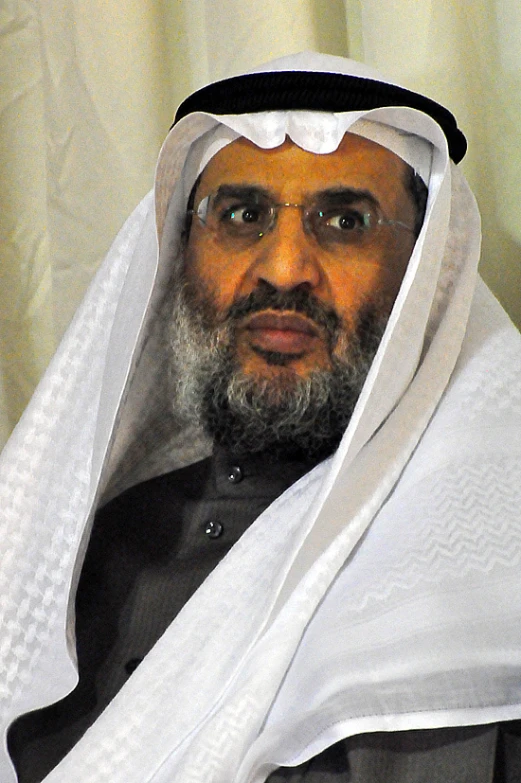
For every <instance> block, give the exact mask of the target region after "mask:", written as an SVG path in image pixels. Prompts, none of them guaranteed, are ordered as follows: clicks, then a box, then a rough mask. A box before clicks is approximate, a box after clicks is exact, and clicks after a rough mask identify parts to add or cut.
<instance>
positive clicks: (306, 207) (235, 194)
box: [186, 185, 417, 250]
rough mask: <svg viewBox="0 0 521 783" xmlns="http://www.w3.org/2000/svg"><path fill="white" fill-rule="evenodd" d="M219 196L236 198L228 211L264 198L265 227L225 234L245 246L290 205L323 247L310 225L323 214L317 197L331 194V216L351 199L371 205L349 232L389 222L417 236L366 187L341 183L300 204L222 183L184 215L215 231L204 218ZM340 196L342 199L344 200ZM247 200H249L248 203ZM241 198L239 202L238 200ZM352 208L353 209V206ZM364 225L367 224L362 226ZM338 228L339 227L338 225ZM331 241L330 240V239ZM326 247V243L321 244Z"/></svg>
mask: <svg viewBox="0 0 521 783" xmlns="http://www.w3.org/2000/svg"><path fill="white" fill-rule="evenodd" d="M218 197H221V198H233V199H236V200H237V203H236V204H235V205H231V206H230V207H229V210H228V211H230V213H231V210H232V209H233V210H237V209H240V208H242V207H248V206H254V200H255V198H257V199H258V200H259V201H261V200H264V202H265V204H264V205H265V206H267V207H268V215H269V219H268V223H267V225H266V226H265V228H264V229H263V230H262V231H260V232H258V233H256V232H253V233H252V234H251V235H248V236H243V237H241V236H240V235H236V236H235V237H234V236H233V234H230V235H228V237H225V239H227V240H228V241H230V242H232V243H233V241H234V240H239V241H240V240H241V239H243V240H247V242H248V245H247V246H248V247H249V246H252V245H253V244H254V243H255V242H256V241H258V240H260V239H262V238H263V237H264V236H266V234H269V233H271V231H273V229H274V228H275V226H276V224H277V219H278V213H279V211H280V209H282V208H283V207H291V208H296V209H300V210H301V212H302V225H303V228H304V232H305V233H306V234H308V235H312V236H313V237H314V238H315V240H316V241H317V243H318V244H319V245H320V247H322V248H324V245H325V244H326V243H325V242H321V241H320V232H317V231H316V230H314V229H313V222H312V221H313V219H314V218H315V220H316V215H319V216H320V217H322V216H324V211H323V210H320V209H318V208H317V203H316V202H317V201H319V200H320V197H324V198H325V199H327V198H331V204H330V206H329V210H328V211H329V215H330V216H340V214H341V210H340V207H349V206H350V203H354V204H356V203H357V202H360V201H366V202H367V203H368V205H369V206H370V207H371V209H370V210H368V211H366V212H360V213H359V215H360V216H361V217H362V218H363V221H364V225H361V226H360V227H359V228H357V229H353V230H352V231H351V232H349V233H351V234H354V233H355V232H356V233H357V234H358V235H359V236H363V235H364V234H365V235H366V236H368V235H369V234H370V231H371V229H372V228H373V227H374V228H377V227H378V226H391V227H397V228H402V229H404V230H406V231H408V232H410V233H412V234H413V235H414V236H416V234H417V231H416V228H415V227H413V226H409V225H407V224H406V223H404V222H403V221H401V220H394V219H390V218H386V217H385V216H384V215H383V214H382V210H381V207H380V205H379V204H378V201H377V200H376V199H375V198H374V196H373V195H372V194H371V193H370V192H369V191H366V190H358V189H356V188H350V187H344V188H332V189H331V190H326V191H322V192H320V193H319V194H317V195H316V196H315V199H310V200H309V201H308V203H304V204H299V203H296V202H291V201H284V202H277V201H275V200H274V199H273V197H272V196H271V194H270V193H269V192H268V191H266V190H265V189H264V188H261V187H257V186H242V185H241V186H235V185H221V186H220V187H219V188H217V190H215V191H212V193H209V194H207V195H206V196H203V198H202V199H201V200H200V201H199V204H198V206H197V208H193V209H187V211H186V215H187V216H196V217H197V218H198V219H199V221H200V223H201V225H203V226H204V227H205V229H207V230H209V231H210V232H212V233H214V234H216V233H217V231H218V228H219V223H218V224H217V226H215V227H213V228H212V227H211V226H210V225H208V222H207V215H208V212H209V209H208V207H209V205H210V204H211V203H212V202H215V201H216V200H217V198H218ZM341 199H345V200H344V201H343V202H342V201H341ZM248 200H251V202H252V203H251V204H248V203H247V202H248ZM335 200H336V201H337V202H338V209H337V210H336V211H335V209H336V205H335V204H334V203H333V202H334V201H335ZM204 202H206V206H207V209H206V213H204V211H202V210H201V206H202V205H203V204H204ZM241 202H242V203H241ZM353 212H355V210H353ZM373 214H374V215H375V218H376V220H375V221H374V223H373V224H371V225H369V224H368V223H367V222H366V221H367V219H368V218H369V217H370V216H371V215H373ZM364 226H367V228H366V227H364ZM338 231H339V232H340V231H341V230H340V229H338ZM339 238H340V234H339V237H338V238H336V240H335V241H336V244H337V246H339V247H346V246H349V242H345V243H343V242H341V241H339ZM332 244H333V243H332ZM324 249H326V250H327V247H326V248H324Z"/></svg>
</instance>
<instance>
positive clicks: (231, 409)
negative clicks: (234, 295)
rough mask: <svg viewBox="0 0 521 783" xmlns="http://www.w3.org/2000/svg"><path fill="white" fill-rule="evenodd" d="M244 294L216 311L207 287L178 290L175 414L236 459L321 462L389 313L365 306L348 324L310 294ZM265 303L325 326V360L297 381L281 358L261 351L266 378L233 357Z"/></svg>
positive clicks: (173, 332)
mask: <svg viewBox="0 0 521 783" xmlns="http://www.w3.org/2000/svg"><path fill="white" fill-rule="evenodd" d="M288 297H289V301H288ZM251 298H253V300H254V301H253V302H249V301H247V300H246V301H244V300H243V302H242V303H241V304H240V305H239V308H238V309H237V308H236V307H235V306H233V307H232V308H230V311H229V312H228V313H227V314H226V316H225V317H224V318H222V317H221V318H219V317H218V316H217V312H216V308H215V305H214V303H213V301H212V299H211V297H210V296H209V295H208V294H204V295H201V293H200V292H197V293H195V292H194V291H192V289H191V287H190V286H189V285H187V284H186V283H185V284H182V285H180V286H178V287H177V291H176V294H175V296H174V302H173V305H174V309H173V317H172V322H171V328H170V346H171V357H172V360H171V382H172V386H173V398H174V407H175V414H176V416H177V417H178V418H179V420H180V423H182V424H184V425H189V426H192V427H202V428H203V430H204V431H205V432H206V433H207V434H208V435H210V437H211V438H212V439H213V440H214V442H215V443H217V444H219V445H221V446H223V447H224V448H225V449H227V450H229V451H230V452H232V453H233V454H234V455H236V456H242V455H246V454H252V453H260V452H270V454H272V455H273V456H274V457H276V458H303V457H304V458H307V459H309V458H311V459H314V460H316V461H319V460H320V459H324V458H325V457H326V456H329V455H330V454H331V453H332V452H333V451H334V450H335V449H336V447H337V446H338V444H339V442H340V440H341V438H342V435H343V433H344V431H345V429H346V427H347V425H348V424H349V421H350V419H351V416H352V413H353V410H354V407H355V405H356V401H357V399H358V397H359V395H360V391H361V390H362V386H363V384H364V382H365V379H366V377H367V373H368V372H369V369H370V367H371V364H372V361H373V359H374V356H375V354H376V351H377V349H378V345H379V344H380V340H381V338H382V335H383V332H384V330H385V326H386V323H387V319H388V315H387V313H385V315H383V314H382V311H381V309H380V308H377V307H376V305H374V304H371V305H370V304H368V305H366V306H365V307H364V308H363V309H362V311H361V312H360V313H359V317H358V322H357V324H356V326H355V328H354V329H349V330H348V329H347V328H346V327H345V326H344V325H343V324H342V323H341V322H340V320H339V319H338V317H337V316H336V315H334V314H332V313H331V312H327V311H326V309H325V308H324V306H323V305H322V304H320V303H319V302H318V301H317V300H316V299H315V298H314V297H313V295H311V294H307V293H305V294H303V295H297V297H296V299H295V297H293V295H292V293H291V292H290V293H289V294H279V293H277V292H274V289H272V290H271V291H268V292H266V291H264V292H262V291H261V292H260V293H259V295H258V296H257V293H256V292H255V293H254V294H253V295H252V297H249V298H248V299H251ZM255 300H256V301H255ZM292 300H294V301H292ZM308 300H312V303H311V304H309V305H308ZM268 307H269V308H271V309H281V310H285V311H288V310H296V311H299V312H304V313H305V314H306V315H308V316H309V317H312V318H313V320H315V321H317V322H319V323H320V325H321V326H322V328H324V327H326V333H327V334H328V337H329V352H330V362H331V367H330V368H328V369H319V370H316V371H313V372H311V373H310V374H309V375H308V376H307V377H304V378H303V377H300V376H299V375H298V374H297V373H295V372H294V370H293V369H292V368H291V367H289V366H287V365H288V357H286V356H284V355H280V354H268V353H266V354H265V356H264V358H265V360H266V362H267V363H268V364H271V365H277V366H278V367H279V368H280V369H279V370H278V371H277V372H276V373H274V375H273V376H272V377H266V376H264V375H263V376H258V375H255V374H249V373H244V372H243V371H242V370H241V368H240V366H239V364H238V362H237V359H236V327H237V323H238V320H239V318H240V317H243V316H244V315H245V314H246V313H248V312H255V311H260V310H264V309H267V308H268ZM333 347H336V350H335V353H334V354H333Z"/></svg>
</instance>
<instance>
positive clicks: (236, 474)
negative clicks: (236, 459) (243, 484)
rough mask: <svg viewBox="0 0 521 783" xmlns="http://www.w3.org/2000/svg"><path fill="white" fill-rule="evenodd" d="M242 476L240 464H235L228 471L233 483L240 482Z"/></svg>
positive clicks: (230, 480)
mask: <svg viewBox="0 0 521 783" xmlns="http://www.w3.org/2000/svg"><path fill="white" fill-rule="evenodd" d="M242 478H243V476H242V469H241V468H240V467H239V466H238V465H233V466H232V467H231V468H230V469H229V471H228V481H229V482H230V483H231V484H238V483H239V481H242Z"/></svg>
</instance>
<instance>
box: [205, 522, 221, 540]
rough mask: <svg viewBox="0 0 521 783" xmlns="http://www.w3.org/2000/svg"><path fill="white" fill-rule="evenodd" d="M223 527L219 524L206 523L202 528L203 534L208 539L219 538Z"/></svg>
mask: <svg viewBox="0 0 521 783" xmlns="http://www.w3.org/2000/svg"><path fill="white" fill-rule="evenodd" d="M223 530H224V528H223V526H222V525H221V523H220V522H207V523H206V525H205V526H204V532H205V533H206V535H207V536H208V538H219V536H222V534H223Z"/></svg>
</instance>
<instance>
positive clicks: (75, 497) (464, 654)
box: [0, 53, 521, 783]
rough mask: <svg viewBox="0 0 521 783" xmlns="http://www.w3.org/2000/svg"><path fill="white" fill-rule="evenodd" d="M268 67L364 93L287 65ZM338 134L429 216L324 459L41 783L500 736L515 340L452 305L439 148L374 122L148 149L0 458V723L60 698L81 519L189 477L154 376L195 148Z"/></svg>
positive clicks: (519, 700)
mask: <svg viewBox="0 0 521 783" xmlns="http://www.w3.org/2000/svg"><path fill="white" fill-rule="evenodd" d="M270 68H273V69H279V70H283V69H289V70H291V69H295V70H304V71H307V70H318V71H320V70H322V71H323V70H330V71H337V72H342V73H356V74H358V75H362V76H363V75H366V76H369V77H370V78H375V77H374V74H373V73H372V72H368V71H367V70H366V69H365V68H364V67H363V66H360V65H359V64H354V63H352V62H350V61H348V60H343V59H340V58H327V57H324V56H321V55H313V54H309V53H308V54H305V55H300V56H297V57H295V58H293V59H292V58H285V59H284V60H283V61H282V62H279V63H275V64H272V66H268V67H266V69H265V70H270ZM216 127H219V130H218V131H217V132H216V131H215V128H216ZM349 129H351V130H352V131H353V132H360V133H361V134H362V135H368V137H369V138H371V136H370V135H369V134H370V133H373V131H374V132H375V133H377V134H378V138H377V139H375V140H377V141H379V143H384V137H385V138H386V139H387V141H385V145H386V146H389V148H392V147H391V146H390V145H391V144H393V145H395V144H401V145H402V147H401V151H399V150H398V149H397V148H395V149H394V151H396V153H397V154H401V155H402V157H404V158H405V159H406V160H407V159H409V160H410V161H411V162H412V163H413V165H414V166H415V167H417V168H418V169H419V170H420V171H421V173H422V176H424V177H425V178H426V179H428V186H429V201H428V206H427V214H426V219H425V222H424V226H423V228H422V231H421V234H420V236H419V238H418V241H417V243H416V246H415V249H414V252H413V255H412V257H411V260H410V262H409V266H408V269H407V272H406V275H405V277H404V280H403V284H402V286H401V289H400V292H399V294H398V297H397V299H396V302H395V306H394V308H393V311H392V314H391V317H390V319H389V323H388V327H387V329H386V332H385V335H384V337H383V339H382V342H381V345H380V348H379V350H378V353H377V356H376V358H375V360H374V363H373V366H372V367H371V371H370V373H369V376H368V378H367V381H366V384H365V386H364V388H363V391H362V393H361V395H360V398H359V401H358V404H357V406H356V409H355V412H354V415H353V417H352V420H351V422H350V425H349V427H348V429H347V431H346V433H345V435H344V438H343V440H342V443H341V444H340V447H339V448H338V451H337V452H336V454H335V455H334V456H333V457H331V458H330V459H328V460H326V461H325V462H324V463H322V464H320V465H318V466H317V467H316V468H315V469H314V470H313V471H312V472H311V473H309V474H308V475H306V476H304V477H303V478H302V479H301V480H300V481H299V482H297V484H295V485H294V486H292V487H291V488H290V489H289V490H288V491H287V492H285V493H284V494H283V495H282V496H281V497H280V498H278V499H277V500H276V501H275V503H273V504H272V505H271V506H270V507H269V508H268V509H267V510H266V511H265V512H264V513H263V514H262V515H261V516H260V517H259V518H258V520H256V522H255V523H254V524H253V525H252V526H251V527H250V528H249V530H248V531H247V532H246V533H245V534H244V535H243V536H242V538H241V539H240V540H239V542H238V543H237V544H236V545H235V547H233V549H232V550H231V551H230V553H229V555H228V556H227V557H226V558H225V559H224V560H223V561H222V562H221V564H220V565H219V566H218V567H217V568H216V569H215V571H214V572H213V573H212V574H211V576H210V577H209V578H208V579H207V580H206V581H205V583H204V584H203V585H202V586H201V588H200V589H199V590H198V591H197V593H196V594H195V595H194V596H193V598H192V599H191V600H190V601H189V602H188V604H187V605H186V606H185V607H184V609H183V610H182V611H181V613H180V614H179V615H178V617H177V618H176V620H175V621H174V622H173V623H172V625H171V626H170V628H169V629H168V630H167V631H166V633H165V634H164V635H163V637H162V638H161V639H160V640H159V642H158V643H157V644H156V645H155V647H154V648H153V649H152V651H151V652H150V653H149V655H148V656H147V657H146V658H145V660H144V661H143V663H142V664H141V665H140V667H139V668H138V669H137V670H136V672H135V673H134V674H133V675H132V677H131V678H130V679H129V681H128V682H127V684H126V685H125V686H124V687H123V689H122V690H121V691H120V692H119V694H118V695H117V696H116V698H115V699H114V700H113V702H111V704H110V705H109V706H108V708H107V709H106V710H105V712H104V713H103V714H102V715H101V716H100V718H99V719H98V720H97V721H96V723H95V724H94V725H93V726H92V727H91V729H89V730H88V731H87V733H86V735H85V736H84V737H83V739H82V740H80V742H79V743H78V744H77V746H76V747H75V748H73V750H72V751H71V753H70V754H69V755H68V756H67V757H66V758H65V759H64V760H63V761H62V762H61V764H59V765H58V767H57V768H56V769H55V770H54V771H53V772H51V773H50V775H49V776H48V778H47V779H46V780H47V781H49V783H65V781H67V782H68V781H70V780H74V781H75V782H76V783H97V782H98V781H99V782H100V783H101V781H103V783H106V781H107V780H110V782H111V783H145V781H146V782H147V783H152V781H153V783H174V781H175V782H176V783H177V782H178V783H188V781H201V783H202V782H203V781H204V783H231V781H234V783H253V782H254V781H259V783H260V781H263V780H264V779H265V778H266V776H267V775H268V774H269V771H270V770H271V769H272V768H273V767H275V766H277V765H288V764H296V763H299V762H301V761H303V760H305V759H307V758H309V757H311V756H312V755H314V754H316V753H318V752H319V751H320V750H322V749H323V748H325V747H327V746H328V745H330V744H332V743H333V742H335V741H336V740H338V739H340V738H342V737H346V736H350V735H353V734H356V733H360V732H366V731H378V730H398V729H412V728H425V727H434V726H443V725H462V724H471V723H480V722H490V721H498V720H503V719H511V718H518V717H521V686H520V681H521V677H520V675H521V645H520V641H521V640H520V636H521V631H520V630H519V629H520V623H519V617H520V614H521V598H520V596H521V589H520V588H521V576H520V570H519V561H520V559H521V545H520V544H521V522H520V512H519V509H520V508H521V480H520V479H521V445H520V444H521V439H520V438H519V428H520V424H521V383H520V381H521V345H520V342H521V341H520V338H519V335H518V334H517V332H516V331H515V330H514V328H513V327H512V326H511V325H510V323H509V322H508V319H507V318H506V316H505V315H504V313H503V312H502V311H501V308H500V307H499V305H497V303H496V302H495V301H494V300H493V298H492V297H491V295H490V294H489V293H488V291H487V290H486V289H485V287H484V286H483V284H482V283H479V284H478V287H477V291H476V293H475V294H474V289H475V285H476V274H477V273H476V268H477V262H478V256H479V218H478V213H477V209H476V206H475V203H474V199H473V197H472V195H471V194H470V192H469V189H468V186H467V185H466V183H465V180H464V178H463V176H462V175H461V173H460V172H459V171H458V169H457V168H456V167H455V166H454V165H452V164H451V163H450V161H449V158H448V154H447V145H446V140H445V136H444V134H443V133H442V131H441V129H440V127H439V126H438V125H437V124H436V123H435V122H434V120H432V119H431V118H430V117H428V116H427V115H425V114H423V113H421V112H419V111H417V110H414V109H410V108H380V109H373V110H371V111H358V112H349V113H345V114H339V115H334V114H333V115H331V114H330V115H321V114H320V113H315V112H313V113H310V112H304V111H302V112H300V111H298V112H295V111H292V112H265V113H262V114H257V115H250V116H247V115H240V116H226V117H223V116H219V117H216V116H212V115H209V114H203V113H193V114H190V115H188V116H187V117H185V118H184V119H183V120H181V122H179V123H178V124H177V125H176V126H175V127H174V129H173V130H172V131H171V133H170V134H169V137H168V138H167V140H166V142H165V145H164V147H163V150H162V153H161V155H160V159H159V163H158V172H157V184H156V189H155V208H154V200H153V197H151V196H148V197H147V198H145V200H144V201H143V203H142V204H141V205H140V206H139V207H138V208H137V209H136V211H135V212H134V213H133V215H132V216H131V217H130V218H129V220H128V222H127V224H126V225H125V227H124V228H123V229H122V231H121V233H120V235H119V237H118V238H117V240H116V242H115V244H114V246H113V248H112V250H111V252H110V253H109V256H108V258H107V261H106V263H105V264H104V265H103V267H102V268H101V269H100V271H99V273H98V275H97V276H96V278H95V280H94V281H93V283H92V286H91V288H90V289H89V292H88V293H87V296H86V298H85V301H84V303H83V305H82V306H81V308H80V310H79V311H78V313H77V316H76V318H75V320H74V322H73V323H72V325H71V327H70V329H69V331H68V333H67V335H66V337H65V338H64V341H63V343H62V345H61V347H60V349H59V351H58V353H57V355H56V357H55V359H54V361H53V363H52V364H51V366H50V368H49V371H48V372H47V374H46V376H45V377H44V379H43V381H42V383H41V384H40V386H39V389H38V391H37V393H36V394H35V397H34V399H33V401H32V403H31V404H30V406H29V408H28V410H27V412H26V414H25V416H24V418H23V420H22V422H21V423H20V425H19V427H18V428H17V430H16V431H15V433H14V435H13V437H12V439H11V441H10V442H9V444H8V445H7V446H6V448H5V450H4V453H3V455H2V464H1V484H0V504H1V506H0V507H1V508H2V512H1V513H2V526H3V533H2V536H3V538H2V540H3V542H4V544H3V547H4V548H3V551H4V555H3V557H2V563H1V571H0V580H1V584H2V591H1V598H0V601H1V606H2V611H3V612H4V617H3V620H2V629H3V631H2V641H1V646H0V655H1V656H2V658H1V661H0V671H2V672H3V673H4V680H3V683H2V686H1V690H0V697H1V698H2V705H3V712H2V720H3V721H4V725H5V726H7V725H8V724H9V723H10V721H12V720H13V719H14V718H15V717H16V716H17V715H19V714H21V713H23V712H25V711H27V710H29V709H35V708H37V707H39V706H43V705H44V704H48V703H50V702H51V701H54V700H57V699H59V698H61V697H62V696H63V695H65V693H66V692H67V691H68V690H70V689H71V688H73V687H74V685H75V682H76V680H77V676H76V673H75V668H74V666H73V663H72V661H73V660H74V652H73V639H72V632H71V630H70V629H72V628H73V616H72V609H71V607H73V599H72V598H71V594H70V587H71V585H74V584H75V583H76V581H77V578H78V574H79V570H80V569H81V563H82V555H83V553H84V551H85V548H86V543H87V541H88V530H89V520H91V519H92V513H93V509H94V508H95V506H96V504H97V502H98V501H99V498H100V495H101V494H102V493H104V494H105V496H108V495H110V494H114V493H115V492H117V491H119V490H120V489H121V488H122V487H124V486H128V485H130V484H132V483H134V482H136V481H138V480H141V479H142V478H145V477H148V476H150V475H154V474H155V473H159V472H164V471H166V470H169V469H171V468H174V467H177V466H180V465H182V464H188V463H189V462H191V461H194V460H195V459H198V458H199V457H201V456H202V455H204V454H205V453H207V450H208V446H209V444H208V442H207V441H206V440H205V439H204V437H201V436H200V434H199V433H183V432H175V431H172V420H171V419H170V418H169V415H168V404H169V401H168V397H167V390H166V384H165V383H164V374H165V373H164V361H165V358H164V357H163V358H161V353H160V349H161V345H162V340H163V337H162V326H163V324H164V321H165V314H166V312H167V308H166V305H165V300H166V299H167V298H168V296H167V294H168V287H167V286H168V278H169V266H170V265H171V264H172V263H175V259H176V257H177V256H178V255H179V240H178V235H179V226H180V222H181V219H182V216H183V213H184V210H185V209H186V197H187V191H188V190H189V188H190V187H191V184H192V183H193V181H194V180H195V177H196V175H197V172H198V171H199V169H200V167H201V165H204V163H205V162H206V161H207V160H208V155H209V154H211V153H212V150H211V149H210V152H208V143H207V142H208V141H210V142H211V141H212V140H213V141H214V142H215V140H216V139H217V138H218V139H220V141H222V139H223V136H224V137H228V136H229V140H230V141H232V140H233V139H234V138H236V136H237V134H238V135H242V136H246V137H247V138H250V139H252V140H253V141H254V142H255V143H257V144H259V145H260V146H266V147H272V146H277V144H280V143H281V141H283V140H284V138H285V136H286V134H287V135H289V136H290V137H291V138H293V139H294V140H295V141H296V143H298V144H299V145H300V146H302V147H304V148H305V149H310V150H312V151H314V152H317V153H325V152H327V151H330V150H332V149H335V147H336V145H338V143H339V141H340V139H341V138H342V135H343V134H344V133H345V131H346V130H349ZM392 129H394V130H392ZM396 130H397V131H398V133H396ZM205 134H207V135H206V137H205V139H203V136H204V135H205ZM416 137H419V139H420V141H417V140H416ZM198 140H201V141H198ZM220 141H219V143H220ZM317 145H318V146H317ZM331 145H332V146H331ZM216 146H217V147H218V146H219V145H218V144H217V145H216ZM215 151H217V149H215ZM426 151H428V154H426ZM189 153H190V154H189ZM411 155H412V158H411V157H410V156H411ZM413 159H414V160H413ZM156 222H157V226H158V228H159V231H160V235H161V238H162V242H161V253H159V264H158V251H157V247H158V246H157V241H156V235H155V231H154V225H155V223H156ZM469 312H470V317H469ZM162 362H163V363H162ZM116 423H117V426H116ZM66 628H68V629H69V633H68V634H66ZM0 778H1V780H2V781H5V783H8V781H11V780H14V777H13V774H12V771H11V768H10V766H9V762H8V760H7V756H4V758H3V760H2V761H0Z"/></svg>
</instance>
